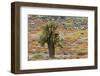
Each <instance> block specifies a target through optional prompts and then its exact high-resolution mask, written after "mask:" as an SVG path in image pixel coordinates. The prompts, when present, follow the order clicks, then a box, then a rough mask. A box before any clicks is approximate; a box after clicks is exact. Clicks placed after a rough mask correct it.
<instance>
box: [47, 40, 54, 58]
mask: <svg viewBox="0 0 100 76" xmlns="http://www.w3.org/2000/svg"><path fill="white" fill-rule="evenodd" d="M48 50H49V57H50V58H54V57H55V47H54V43H53V42H49V43H48Z"/></svg>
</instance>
